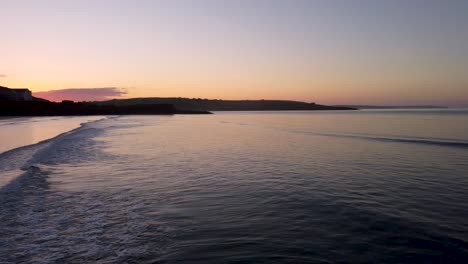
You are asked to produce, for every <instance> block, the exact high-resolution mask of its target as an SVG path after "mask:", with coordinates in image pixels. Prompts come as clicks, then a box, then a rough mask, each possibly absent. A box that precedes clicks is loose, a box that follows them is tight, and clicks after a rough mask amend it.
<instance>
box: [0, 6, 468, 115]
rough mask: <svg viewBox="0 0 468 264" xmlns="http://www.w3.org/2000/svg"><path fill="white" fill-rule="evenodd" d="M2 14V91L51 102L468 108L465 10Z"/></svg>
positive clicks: (41, 9) (19, 10)
mask: <svg viewBox="0 0 468 264" xmlns="http://www.w3.org/2000/svg"><path fill="white" fill-rule="evenodd" d="M0 10H1V11H2V12H1V13H2V16H1V21H2V22H1V23H0V32H1V33H2V34H1V35H2V41H1V43H0V47H1V49H0V85H1V86H8V87H27V88H29V89H30V90H32V91H33V92H35V93H37V95H43V96H45V97H46V96H47V95H51V96H52V95H54V94H55V96H57V94H64V93H65V94H67V93H68V95H69V96H71V95H72V94H73V96H75V97H73V99H75V100H80V99H81V100H91V99H96V98H98V99H100V98H105V97H107V98H111V97H116V98H125V97H150V96H158V97H168V96H177V97H179V96H180V97H197V98H198V97H201V98H213V99H214V98H218V99H290V100H300V101H313V102H318V103H324V104H380V105H382V104H394V105H395V104H399V105H405V104H436V105H449V106H464V105H468V1H464V0H449V1H443V0H388V1H387V0H385V1H384V0H382V1H380V0H369V1H366V0H342V1H340V0H317V1H314V0H304V1H300V0H290V1H288V0H284V1H282V0H270V1H267V0H258V1H255V0H232V1H226V0H224V1H223V0H212V1H203V0H199V1H196V0H191V1H189V0H187V1H179V0H168V1H157V0H147V1H143V0H57V1H54V0H42V1H39V0H37V1H34V0H30V1H24V0H0ZM71 88H73V90H69V89H71ZM84 88H86V89H85V90H82V89H84ZM90 88H100V89H98V90H95V91H96V93H95V94H94V97H93V92H92V91H93V90H89V89H90ZM62 89H68V90H65V91H55V92H48V93H44V92H45V91H50V90H62ZM90 91H91V92H90ZM40 92H42V93H40ZM57 98H58V97H57Z"/></svg>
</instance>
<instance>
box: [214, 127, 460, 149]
mask: <svg viewBox="0 0 468 264" xmlns="http://www.w3.org/2000/svg"><path fill="white" fill-rule="evenodd" d="M220 123H222V124H232V125H239V126H256V127H261V128H264V129H273V130H278V131H283V132H288V133H298V134H309V135H314V136H324V137H338V138H353V139H360V140H369V141H380V142H393V143H406V144H420V145H434V146H441V147H454V148H468V142H467V141H463V140H456V139H446V138H427V137H409V136H407V137H396V136H387V135H368V134H355V133H349V134H344V133H323V132H314V131H304V130H290V129H286V128H281V127H272V126H261V125H256V124H251V123H238V122H229V121H220Z"/></svg>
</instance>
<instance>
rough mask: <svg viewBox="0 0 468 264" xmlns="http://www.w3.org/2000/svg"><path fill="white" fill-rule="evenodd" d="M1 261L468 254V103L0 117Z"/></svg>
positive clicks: (401, 259)
mask: <svg viewBox="0 0 468 264" xmlns="http://www.w3.org/2000/svg"><path fill="white" fill-rule="evenodd" d="M0 140H1V141H0V152H1V153H0V263H2V264H3V263H468V206H467V201H468V110H466V109H440V110H439V109H426V110H424V109H420V110H404V109H403V110H402V109H399V110H360V111H312V112H306V111H304V112H301V111H288V112H217V113H215V114H214V115H174V116H100V117H74V118H69V117H54V118H7V119H0Z"/></svg>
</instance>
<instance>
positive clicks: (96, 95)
mask: <svg viewBox="0 0 468 264" xmlns="http://www.w3.org/2000/svg"><path fill="white" fill-rule="evenodd" d="M127 93H128V92H127V90H126V89H122V88H117V87H104V88H70V89H60V90H51V91H45V92H34V93H33V96H35V97H39V98H44V99H47V100H50V101H55V102H60V101H62V100H73V101H77V102H81V101H104V100H109V99H112V98H115V97H121V96H124V95H126V94H127Z"/></svg>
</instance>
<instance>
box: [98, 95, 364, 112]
mask: <svg viewBox="0 0 468 264" xmlns="http://www.w3.org/2000/svg"><path fill="white" fill-rule="evenodd" d="M90 104H95V105H107V106H119V107H120V106H131V105H137V104H139V105H151V104H172V105H174V106H175V107H176V108H177V109H187V110H198V111H278V110H356V108H353V107H345V106H327V105H319V104H315V103H305V102H298V101H283V100H212V99H195V98H194V99H189V98H176V97H169V98H160V97H152V98H134V99H118V100H117V99H114V100H109V101H102V102H92V103H90Z"/></svg>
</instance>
